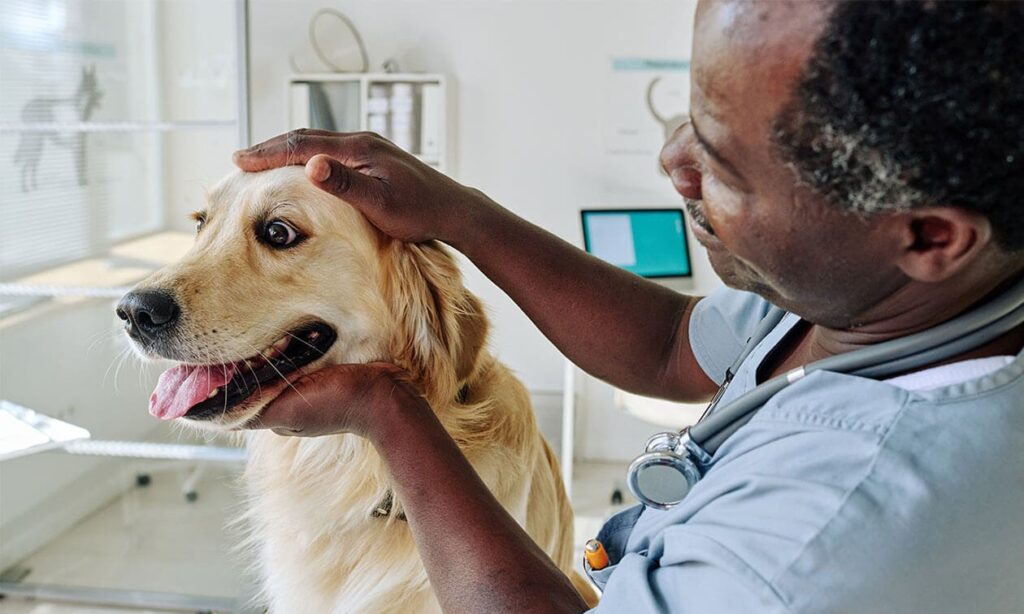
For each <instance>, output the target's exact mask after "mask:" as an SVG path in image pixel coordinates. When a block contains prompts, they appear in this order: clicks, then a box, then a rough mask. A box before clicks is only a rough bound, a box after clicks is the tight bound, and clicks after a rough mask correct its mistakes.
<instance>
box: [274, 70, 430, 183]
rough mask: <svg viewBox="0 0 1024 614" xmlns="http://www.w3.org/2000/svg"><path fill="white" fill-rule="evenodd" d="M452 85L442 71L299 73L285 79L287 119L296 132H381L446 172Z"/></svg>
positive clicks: (289, 126) (424, 160)
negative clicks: (449, 102)
mask: <svg viewBox="0 0 1024 614" xmlns="http://www.w3.org/2000/svg"><path fill="white" fill-rule="evenodd" d="M448 83H449V80H448V78H447V77H446V76H445V75H440V74H421V73H308V74H296V75H292V76H290V77H288V80H287V83H286V92H285V94H286V98H285V99H286V100H287V101H288V104H287V105H286V108H287V111H286V112H287V117H286V118H285V119H286V121H287V125H288V128H289V129H292V130H293V129H296V128H316V129H320V130H332V131H337V132H362V131H370V132H376V133H378V134H381V135H382V136H384V137H386V138H388V139H389V140H391V141H393V142H394V143H395V144H396V145H398V146H399V147H401V148H402V149H405V150H406V151H408V152H409V153H412V154H413V155H415V156H416V157H417V158H419V159H420V160H422V161H423V162H425V163H427V164H429V165H431V166H433V167H434V168H436V169H438V170H440V171H442V172H445V171H446V170H447V167H448V148H447V141H448V139H447V134H448V122H447V120H448V103H447V100H448Z"/></svg>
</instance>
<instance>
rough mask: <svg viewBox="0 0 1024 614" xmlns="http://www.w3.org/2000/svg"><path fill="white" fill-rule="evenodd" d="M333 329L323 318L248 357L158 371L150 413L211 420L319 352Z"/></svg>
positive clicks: (331, 339)
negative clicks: (158, 378) (228, 361)
mask: <svg viewBox="0 0 1024 614" xmlns="http://www.w3.org/2000/svg"><path fill="white" fill-rule="evenodd" d="M336 338H337V333H336V332H335V331H334V329H333V328H331V327H330V326H328V325H327V324H325V323H323V322H313V323H310V324H305V325H303V326H301V327H299V328H296V329H293V330H291V331H290V332H288V333H285V335H284V336H283V337H281V338H280V339H278V340H277V341H275V342H274V343H273V344H271V345H270V346H268V347H267V348H266V349H265V350H263V351H261V352H258V353H256V354H255V355H253V356H250V357H249V358H244V359H242V360H238V361H235V362H230V363H221V364H206V365H194V364H179V365H177V366H175V367H172V368H170V369H168V370H167V371H165V372H164V373H163V374H162V375H161V376H160V381H159V382H158V383H157V386H156V390H155V391H154V392H153V395H152V396H151V397H150V399H149V413H151V414H152V415H154V416H156V417H157V418H160V419H161V420H173V419H175V418H182V417H184V418H188V419H190V420H213V419H216V418H220V417H222V416H225V415H227V414H228V412H230V411H231V410H233V409H235V408H236V407H238V406H240V405H243V404H246V402H247V401H248V400H249V399H250V398H251V397H256V396H259V394H260V391H261V389H262V388H263V387H265V386H267V385H272V384H273V383H275V382H277V381H278V380H282V379H285V378H286V377H287V376H288V375H289V374H291V373H294V372H295V371H297V370H298V369H301V368H302V367H304V366H306V365H308V364H310V363H312V362H314V361H316V360H317V359H318V358H320V357H322V356H323V355H324V354H325V353H326V352H327V350H329V349H330V347H331V346H332V345H333V344H334V341H335V339H336Z"/></svg>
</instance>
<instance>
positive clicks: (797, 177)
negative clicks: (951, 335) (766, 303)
mask: <svg viewBox="0 0 1024 614" xmlns="http://www.w3.org/2000/svg"><path fill="white" fill-rule="evenodd" d="M1022 26H1024V4H1021V3H988V2H972V3H963V4H960V3H956V4H953V3H929V2H921V1H919V0H911V1H907V2H856V1H853V2H821V3H811V2H793V3H788V2H750V1H742V0H739V1H728V0H723V1H720V2H719V1H707V2H702V3H701V5H700V6H699V8H698V13H697V26H696V34H695V38H694V49H693V59H692V65H693V89H692V91H693V94H692V101H691V116H692V120H693V121H692V123H691V124H690V125H688V126H686V127H684V128H683V129H682V130H680V132H678V133H677V134H676V136H675V137H674V138H673V139H672V140H671V141H670V142H669V143H668V144H667V145H666V147H665V151H664V152H663V162H664V164H665V166H666V168H667V170H668V171H669V173H670V175H671V176H672V178H673V181H674V183H675V185H676V187H677V189H678V190H679V191H680V192H681V193H682V194H683V195H684V196H685V197H687V199H688V200H689V201H690V202H689V203H688V205H689V209H690V211H691V214H692V217H693V218H694V224H693V225H694V226H695V233H696V235H697V238H698V239H699V240H701V242H702V243H704V244H705V245H706V246H707V247H708V251H709V255H710V257H711V261H712V264H713V265H714V266H715V269H716V270H717V271H718V272H719V274H720V275H721V276H722V277H723V278H724V279H725V280H726V282H727V283H729V284H730V285H733V286H736V287H740V288H744V289H749V290H754V291H757V292H759V293H761V294H762V295H764V296H766V297H767V298H769V299H770V300H772V301H773V302H776V303H777V304H779V305H781V306H783V307H786V308H788V309H790V310H792V311H795V312H797V313H799V314H801V315H803V316H804V317H807V318H808V319H811V320H812V321H816V322H819V323H822V324H826V325H830V326H841V327H846V326H850V325H853V324H858V323H865V322H869V321H872V320H873V319H876V318H882V317H885V314H884V313H879V312H878V311H877V306H878V305H880V304H884V303H886V302H887V301H888V303H889V304H890V309H892V310H898V309H906V308H911V307H913V306H914V303H915V302H917V301H920V300H924V299H923V298H922V297H926V296H931V297H934V296H936V295H944V294H945V293H946V292H948V291H949V289H950V288H953V289H955V290H957V291H960V292H963V293H966V294H969V293H975V294H976V293H977V292H983V291H987V290H988V289H991V287H992V286H993V285H995V284H996V283H998V281H1000V279H1002V278H1005V277H1006V276H1007V275H1008V274H1010V273H1012V272H1013V271H1014V270H1019V269H1020V268H1021V267H1022V266H1024V261H1022V258H1021V252H1022V250H1024V216H1021V215H1020V214H1019V213H1017V214H1015V210H1019V208H1018V207H1017V204H1016V201H1015V199H1016V198H1017V195H1018V194H1020V193H1022V191H1024V110H1022V109H1024V63H1022V62H1020V58H1021V57H1024V43H1022V38H1021V37H1020V36H1019V35H1018V33H1019V31H1020V29H1021V27H1022ZM708 231H710V232H708ZM966 294H965V295H966ZM975 298H977V297H976V296H975Z"/></svg>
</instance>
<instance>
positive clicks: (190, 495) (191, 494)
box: [185, 490, 199, 503]
mask: <svg viewBox="0 0 1024 614" xmlns="http://www.w3.org/2000/svg"><path fill="white" fill-rule="evenodd" d="M198 498H199V493H197V492H196V491H194V490H190V491H188V492H187V493H185V500H186V501H188V502H189V503H195V502H196V499H198Z"/></svg>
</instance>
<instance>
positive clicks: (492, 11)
mask: <svg viewBox="0 0 1024 614" xmlns="http://www.w3.org/2000/svg"><path fill="white" fill-rule="evenodd" d="M323 6H333V7H335V8H337V9H339V10H341V11H343V12H344V13H346V14H347V15H348V16H349V17H350V18H351V19H352V20H353V21H354V22H355V24H356V26H357V27H358V29H359V30H360V32H361V33H362V35H363V38H364V39H365V42H366V46H367V48H368V50H369V55H370V64H371V69H372V70H379V69H380V66H381V64H382V62H383V61H384V60H386V59H388V58H390V57H398V58H399V60H400V63H401V68H402V69H403V70H414V71H428V72H441V73H445V74H447V75H450V76H451V77H452V78H453V80H454V84H455V86H454V87H455V91H454V97H453V98H454V101H453V106H454V116H453V123H454V131H455V132H454V135H453V136H454V142H453V143H452V145H453V147H451V149H452V150H453V151H454V152H455V154H454V159H453V160H452V161H451V162H452V163H453V164H452V167H451V168H452V169H453V171H452V174H453V175H454V176H455V177H456V178H457V179H459V180H460V181H462V182H464V183H467V184H469V185H472V186H475V187H478V188H480V189H482V190H483V191H485V192H486V193H488V194H489V195H490V196H491V197H493V198H494V199H496V200H497V201H498V202H500V203H502V204H503V205H505V206H506V207H508V208H510V209H511V210H513V211H515V212H516V213H518V214H519V215H521V216H523V217H525V218H527V219H529V220H531V221H533V222H535V223H537V224H539V225H541V226H543V227H544V228H547V229H548V230H550V231H552V232H554V233H555V234H557V235H559V236H561V237H562V238H564V239H566V240H568V241H570V242H572V243H575V244H577V245H578V244H580V231H579V219H578V216H579V214H578V211H579V209H580V208H583V207H615V206H627V207H628V206H679V204H680V199H679V197H678V195H676V194H675V193H674V192H673V191H672V189H671V186H670V185H669V183H668V181H667V180H666V179H664V178H662V177H660V176H659V175H658V173H657V171H656V167H655V159H654V156H653V155H651V156H650V159H649V160H647V159H644V160H642V161H641V162H640V165H639V166H637V165H636V164H634V165H632V166H628V165H624V166H623V167H617V166H616V164H615V162H614V161H610V160H609V159H608V157H607V156H606V155H605V150H606V149H607V148H608V146H609V143H608V142H607V141H608V133H609V126H608V124H609V120H610V119H614V117H613V116H612V115H611V113H612V111H611V109H610V106H609V104H610V103H609V100H610V99H611V98H613V96H612V95H614V94H615V92H614V91H613V88H614V87H616V83H615V81H614V80H613V77H611V76H610V67H611V58H613V57H621V56H625V57H652V58H680V59H685V58H687V57H688V56H689V48H690V32H691V30H692V18H693V2H692V1H679V0H631V1H627V0H517V1H515V2H511V1H499V0H486V1H481V0H444V1H440V0H434V1H396V0H350V1H348V2H344V3H338V2H335V3H326V2H322V1H319V0H318V1H309V0H296V1H287V2H286V1H279V0H253V3H252V7H251V45H252V50H251V54H252V56H251V67H252V68H251V93H252V118H253V137H254V139H255V140H256V141H259V140H262V139H266V138H269V137H270V136H273V135H274V134H277V133H279V132H281V131H283V130H284V129H285V127H286V126H285V117H286V110H285V107H284V104H285V97H284V91H285V85H284V84H285V80H286V78H287V76H288V75H289V74H290V73H291V69H290V68H289V64H288V54H289V53H292V52H294V53H297V54H298V55H299V56H300V57H303V56H305V55H308V52H306V51H303V49H304V48H305V46H306V40H305V37H306V31H307V24H308V20H309V19H310V17H311V16H312V14H313V13H314V12H315V11H316V10H317V9H319V8H321V7H323ZM695 257H696V258H695V259H696V263H695V268H696V276H697V287H698V290H705V289H708V288H712V287H714V286H715V285H717V281H716V279H715V277H714V274H713V273H712V272H711V271H710V268H709V266H708V264H707V262H706V260H705V259H703V257H702V254H695ZM465 270H466V274H467V277H468V283H469V285H470V287H471V288H472V289H473V290H474V291H475V292H477V293H478V294H479V295H480V296H481V297H482V298H483V300H484V301H485V303H486V304H487V305H488V306H489V308H490V312H491V316H492V319H493V321H494V334H493V337H492V345H493V347H494V349H495V350H496V352H497V353H498V354H499V355H500V357H501V358H502V359H503V360H504V361H505V362H507V363H508V364H509V365H510V366H511V367H512V368H513V369H515V370H516V371H517V372H518V373H519V374H520V376H521V377H522V378H523V379H524V381H525V382H526V384H527V386H528V387H529V388H530V389H531V390H533V391H535V392H536V393H537V395H535V398H539V399H540V398H541V397H543V404H544V405H545V406H547V405H550V403H549V402H548V401H549V400H550V399H548V397H550V393H552V392H555V393H557V392H559V391H560V390H561V388H562V373H563V371H562V364H563V363H562V358H561V356H560V354H559V353H558V351H557V350H556V349H555V348H554V347H553V346H552V345H551V344H549V343H548V342H547V341H546V340H545V339H544V337H543V336H542V335H541V334H540V332H539V331H538V330H537V329H536V328H535V327H534V326H533V325H532V324H531V323H530V322H529V320H528V319H527V318H526V317H525V316H524V315H523V314H522V313H521V312H520V311H519V310H518V308H517V307H516V306H515V305H514V304H513V303H512V302H511V301H510V300H509V299H508V298H507V297H505V295H504V294H503V293H502V292H501V291H500V290H498V289H497V288H496V287H494V286H493V285H492V284H490V282H489V281H487V280H486V279H485V278H484V277H483V276H482V275H481V274H480V273H479V272H478V271H476V270H475V269H474V268H473V267H472V266H471V265H468V266H466V267H465ZM637 315H638V317H642V314H637ZM581 384H582V393H581V397H580V398H581V403H582V404H583V405H585V406H586V410H587V411H585V412H583V415H581V418H580V422H579V426H578V444H577V445H578V448H577V450H578V452H579V456H581V457H591V458H594V457H596V458H613V459H627V458H632V456H633V455H634V454H636V452H637V451H638V448H640V447H641V445H642V442H643V438H644V437H645V436H646V435H647V434H649V433H651V432H655V431H657V430H660V429H658V427H654V426H651V425H649V424H647V423H643V422H640V421H638V420H633V419H630V418H629V417H625V416H623V415H622V414H621V412H619V411H618V410H616V409H614V408H613V407H612V401H611V396H612V395H611V389H610V388H609V387H607V386H605V385H603V384H601V383H599V382H594V381H593V380H591V379H590V378H582V380H581Z"/></svg>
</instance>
